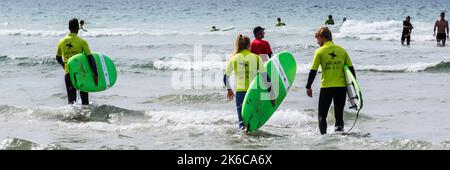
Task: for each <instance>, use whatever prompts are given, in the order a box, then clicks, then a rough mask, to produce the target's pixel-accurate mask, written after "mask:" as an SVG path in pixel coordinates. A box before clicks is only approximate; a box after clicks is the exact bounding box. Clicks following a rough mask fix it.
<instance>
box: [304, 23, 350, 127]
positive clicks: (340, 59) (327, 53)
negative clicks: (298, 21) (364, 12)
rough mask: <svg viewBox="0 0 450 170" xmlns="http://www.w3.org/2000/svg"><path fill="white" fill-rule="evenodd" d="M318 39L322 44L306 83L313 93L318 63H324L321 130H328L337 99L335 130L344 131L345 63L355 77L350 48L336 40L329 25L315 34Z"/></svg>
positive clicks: (322, 64)
mask: <svg viewBox="0 0 450 170" xmlns="http://www.w3.org/2000/svg"><path fill="white" fill-rule="evenodd" d="M315 37H316V39H317V43H318V44H319V45H320V48H318V49H317V50H316V52H315V54H314V59H313V63H312V66H311V70H310V72H309V77H308V83H307V84H306V94H307V95H308V96H309V97H312V89H311V85H312V83H313V81H314V78H315V77H316V74H317V70H318V69H319V66H320V67H322V81H321V85H320V87H321V88H320V95H319V116H318V118H319V129H320V134H322V135H323V134H326V133H327V115H328V110H329V108H330V105H331V101H333V102H334V116H335V119H336V122H335V125H334V126H335V132H337V133H343V132H344V118H343V112H344V106H345V99H346V94H347V87H346V86H347V85H346V82H345V75H344V71H343V68H344V65H347V66H348V68H349V69H350V71H351V72H352V73H353V75H354V76H355V78H356V75H355V70H354V69H353V65H352V61H351V60H350V57H349V56H348V54H347V51H346V50H345V49H344V48H342V47H340V46H338V45H335V44H334V43H333V37H332V35H331V31H330V30H329V29H328V28H327V27H322V28H320V29H319V31H317V33H316V35H315Z"/></svg>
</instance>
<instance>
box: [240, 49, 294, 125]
mask: <svg viewBox="0 0 450 170" xmlns="http://www.w3.org/2000/svg"><path fill="white" fill-rule="evenodd" d="M264 67H266V69H267V73H268V76H269V78H270V80H271V83H272V86H271V87H270V88H271V90H272V92H273V94H274V97H275V105H272V101H271V100H270V99H271V97H270V92H269V90H268V87H266V85H265V84H264V83H263V79H262V77H261V75H260V74H257V75H256V77H255V79H253V81H252V82H251V83H250V85H249V89H248V90H247V94H246V95H245V98H244V102H243V106H242V119H243V121H244V123H245V126H246V127H247V131H248V132H253V131H256V130H258V129H259V128H261V127H262V126H263V125H264V124H265V123H266V122H267V121H268V120H269V118H270V117H271V116H272V115H273V113H274V112H275V111H276V110H277V109H278V107H279V106H280V104H281V103H282V102H283V100H284V98H285V97H286V95H287V93H288V91H289V89H290V88H291V87H292V83H294V79H295V75H296V74H297V62H296V61H295V58H294V56H293V55H292V54H291V53H290V52H287V51H284V52H281V53H279V54H278V55H276V56H274V57H272V58H271V59H270V60H268V62H267V63H266V64H265V65H264Z"/></svg>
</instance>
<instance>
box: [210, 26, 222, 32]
mask: <svg viewBox="0 0 450 170" xmlns="http://www.w3.org/2000/svg"><path fill="white" fill-rule="evenodd" d="M209 31H211V32H214V31H220V29H218V28H216V26H212V28H211V30H209Z"/></svg>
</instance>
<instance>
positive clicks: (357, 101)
mask: <svg viewBox="0 0 450 170" xmlns="http://www.w3.org/2000/svg"><path fill="white" fill-rule="evenodd" d="M344 74H345V80H346V84H347V96H348V98H349V100H350V105H351V106H350V109H355V110H361V108H362V107H363V98H362V93H361V88H360V87H359V84H358V81H356V79H355V76H353V74H352V72H351V71H350V69H348V67H347V66H346V65H344Z"/></svg>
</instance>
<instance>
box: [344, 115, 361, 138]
mask: <svg viewBox="0 0 450 170" xmlns="http://www.w3.org/2000/svg"><path fill="white" fill-rule="evenodd" d="M359 111H361V109H359V110H358V112H356V118H355V121H354V122H353V125H352V127H351V128H350V129H349V130H348V131H347V132H345V133H344V135H347V134H348V133H349V132H350V131H351V130H352V129H353V127H355V124H356V121H357V120H358V116H359Z"/></svg>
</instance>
